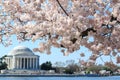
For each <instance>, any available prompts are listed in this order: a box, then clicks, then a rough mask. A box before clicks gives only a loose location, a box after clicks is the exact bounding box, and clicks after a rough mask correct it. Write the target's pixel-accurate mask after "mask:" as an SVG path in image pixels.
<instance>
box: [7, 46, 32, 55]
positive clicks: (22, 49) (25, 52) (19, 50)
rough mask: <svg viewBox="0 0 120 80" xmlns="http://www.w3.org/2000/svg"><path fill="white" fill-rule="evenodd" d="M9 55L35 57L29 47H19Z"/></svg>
mask: <svg viewBox="0 0 120 80" xmlns="http://www.w3.org/2000/svg"><path fill="white" fill-rule="evenodd" d="M8 55H21V56H33V55H34V53H33V52H32V51H31V50H30V49H29V48H27V47H24V46H17V47H15V48H13V50H12V51H11V52H10V53H9V54H8Z"/></svg>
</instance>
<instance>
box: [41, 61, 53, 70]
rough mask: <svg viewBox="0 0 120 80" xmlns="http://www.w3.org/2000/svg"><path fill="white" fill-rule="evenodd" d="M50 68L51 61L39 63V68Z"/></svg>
mask: <svg viewBox="0 0 120 80" xmlns="http://www.w3.org/2000/svg"><path fill="white" fill-rule="evenodd" d="M51 69H52V63H51V62H50V61H47V62H46V63H43V64H41V70H51Z"/></svg>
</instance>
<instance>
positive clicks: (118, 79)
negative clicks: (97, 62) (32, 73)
mask: <svg viewBox="0 0 120 80" xmlns="http://www.w3.org/2000/svg"><path fill="white" fill-rule="evenodd" d="M0 80H120V76H111V77H0Z"/></svg>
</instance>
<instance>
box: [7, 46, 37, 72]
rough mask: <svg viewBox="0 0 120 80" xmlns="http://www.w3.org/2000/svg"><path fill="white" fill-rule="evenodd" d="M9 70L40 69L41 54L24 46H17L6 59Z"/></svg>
mask: <svg viewBox="0 0 120 80" xmlns="http://www.w3.org/2000/svg"><path fill="white" fill-rule="evenodd" d="M5 62H6V63H7V65H8V70H38V69H39V56H38V55H35V54H34V53H33V52H32V51H31V50H30V49H29V48H27V47H24V46H18V47H15V48H14V49H13V50H12V51H10V52H9V53H8V55H7V57H6V59H5Z"/></svg>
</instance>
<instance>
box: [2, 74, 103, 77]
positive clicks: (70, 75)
mask: <svg viewBox="0 0 120 80" xmlns="http://www.w3.org/2000/svg"><path fill="white" fill-rule="evenodd" d="M0 77H102V76H101V75H97V74H85V75H83V74H0Z"/></svg>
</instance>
